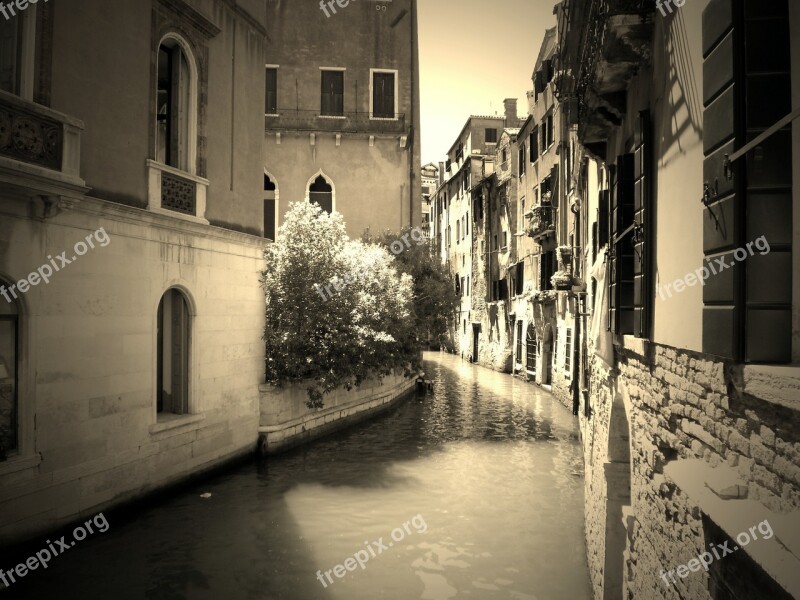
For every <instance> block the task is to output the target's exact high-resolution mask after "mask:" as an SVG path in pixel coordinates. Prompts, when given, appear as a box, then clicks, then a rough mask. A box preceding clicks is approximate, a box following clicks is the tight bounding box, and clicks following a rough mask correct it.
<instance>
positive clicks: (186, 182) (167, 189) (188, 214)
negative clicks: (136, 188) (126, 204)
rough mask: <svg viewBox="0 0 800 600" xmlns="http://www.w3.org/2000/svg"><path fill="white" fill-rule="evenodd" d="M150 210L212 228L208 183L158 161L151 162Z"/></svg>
mask: <svg viewBox="0 0 800 600" xmlns="http://www.w3.org/2000/svg"><path fill="white" fill-rule="evenodd" d="M147 170H148V188H147V189H148V204H147V208H148V210H150V211H152V212H156V213H159V214H162V215H168V216H171V217H176V218H179V219H183V220H185V221H192V222H194V223H201V224H203V225H208V221H207V220H206V218H205V212H206V196H207V193H208V180H207V179H204V178H202V177H198V176H197V175H192V174H191V173H187V172H186V171H182V170H180V169H176V168H174V167H170V166H168V165H165V164H163V163H160V162H157V161H155V160H148V161H147Z"/></svg>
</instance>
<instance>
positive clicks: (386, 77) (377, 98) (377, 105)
mask: <svg viewBox="0 0 800 600" xmlns="http://www.w3.org/2000/svg"><path fill="white" fill-rule="evenodd" d="M395 84H396V82H395V73H393V72H392V73H385V72H380V71H373V73H372V116H373V117H377V118H381V119H394V118H396V117H397V114H396V112H397V110H396V107H395V92H396V85H395Z"/></svg>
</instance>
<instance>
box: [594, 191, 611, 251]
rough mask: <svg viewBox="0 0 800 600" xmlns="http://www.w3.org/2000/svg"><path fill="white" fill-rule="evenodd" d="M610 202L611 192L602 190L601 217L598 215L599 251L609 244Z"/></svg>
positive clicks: (600, 199) (599, 202) (600, 201)
mask: <svg viewBox="0 0 800 600" xmlns="http://www.w3.org/2000/svg"><path fill="white" fill-rule="evenodd" d="M608 202H609V191H608V190H601V191H600V198H599V201H598V205H599V211H598V212H599V213H600V214H599V215H598V219H597V220H598V223H599V225H598V229H599V231H598V241H597V246H598V249H600V248H602V247H603V246H605V245H606V244H608V214H609V210H611V207H610V206H609V204H608Z"/></svg>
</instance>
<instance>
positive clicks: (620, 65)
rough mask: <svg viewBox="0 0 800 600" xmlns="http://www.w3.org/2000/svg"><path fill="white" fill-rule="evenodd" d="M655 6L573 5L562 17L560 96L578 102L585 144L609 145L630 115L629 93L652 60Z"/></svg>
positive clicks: (612, 0) (647, 0) (604, 0)
mask: <svg viewBox="0 0 800 600" xmlns="http://www.w3.org/2000/svg"><path fill="white" fill-rule="evenodd" d="M655 12H656V5H655V2H652V0H596V1H594V0H593V1H592V2H568V3H563V4H562V5H561V9H560V11H559V28H558V30H559V32H560V33H559V35H560V40H559V47H561V48H564V49H565V51H564V52H563V53H562V56H561V62H560V65H559V69H558V73H557V74H556V78H555V81H556V86H555V87H556V91H557V95H558V97H559V98H560V99H561V100H567V99H572V98H574V99H575V100H576V102H577V104H578V110H577V111H573V113H572V114H573V115H577V117H578V120H579V122H580V129H579V135H580V138H581V142H583V143H584V144H600V143H603V144H604V143H605V141H606V139H607V138H608V134H609V131H610V130H611V129H612V128H614V127H616V126H618V125H619V124H620V123H621V120H622V117H623V115H624V114H625V111H626V97H627V96H626V94H625V92H626V90H627V87H628V84H629V83H630V81H631V80H632V79H633V77H634V76H635V75H636V74H637V73H638V72H639V69H640V68H641V67H642V66H643V65H645V64H647V62H648V61H649V60H651V55H652V36H653V30H654V20H655V19H654V16H655Z"/></svg>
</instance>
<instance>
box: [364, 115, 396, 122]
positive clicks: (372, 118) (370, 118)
mask: <svg viewBox="0 0 800 600" xmlns="http://www.w3.org/2000/svg"><path fill="white" fill-rule="evenodd" d="M369 120H370V121H397V120H398V119H397V117H374V116H372V115H370V116H369Z"/></svg>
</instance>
